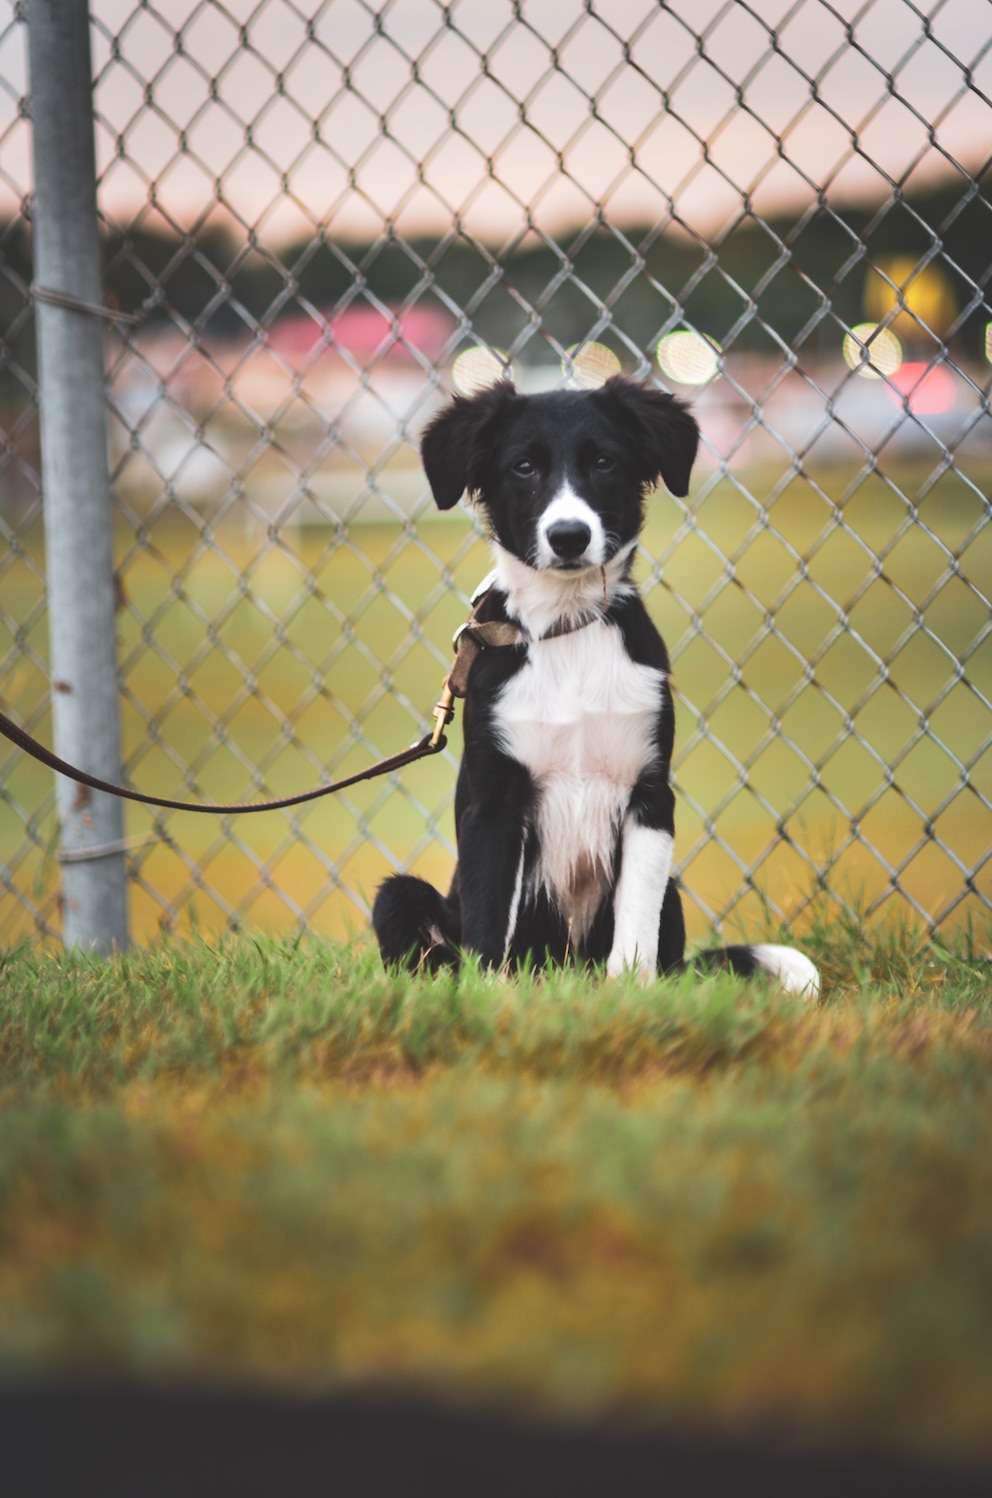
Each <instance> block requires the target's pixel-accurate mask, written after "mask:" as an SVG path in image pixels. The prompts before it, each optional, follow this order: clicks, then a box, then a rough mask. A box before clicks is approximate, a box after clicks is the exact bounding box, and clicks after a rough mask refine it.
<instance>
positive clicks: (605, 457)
mask: <svg viewBox="0 0 992 1498" xmlns="http://www.w3.org/2000/svg"><path fill="white" fill-rule="evenodd" d="M592 466H593V468H595V470H596V472H597V473H612V471H613V469H614V468H616V466H617V460H616V458H611V457H610V455H609V453H600V455H599V457H598V458H597V459H596V461H595V463H594V464H593V465H592Z"/></svg>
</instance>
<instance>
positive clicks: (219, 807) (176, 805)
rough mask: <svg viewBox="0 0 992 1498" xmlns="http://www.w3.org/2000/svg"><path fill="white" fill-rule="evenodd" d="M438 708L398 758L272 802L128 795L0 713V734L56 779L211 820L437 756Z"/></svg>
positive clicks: (447, 714) (310, 797)
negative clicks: (429, 728) (429, 725)
mask: <svg viewBox="0 0 992 1498" xmlns="http://www.w3.org/2000/svg"><path fill="white" fill-rule="evenodd" d="M442 700H443V694H442ZM440 708H441V703H440V702H439V703H438V706H437V707H436V708H435V709H434V718H435V723H434V731H433V732H432V733H429V734H428V735H427V737H426V738H423V739H421V740H420V741H419V743H416V744H412V745H411V746H410V748H409V749H403V750H401V751H400V753H399V754H392V755H390V756H389V758H388V759H382V760H379V761H378V762H377V763H376V764H374V765H371V766H370V767H369V768H368V769H366V770H359V771H358V772H357V774H355V775H346V776H345V777H344V779H343V780H335V781H331V782H329V783H328V784H326V785H318V786H316V787H314V789H313V790H310V791H300V792H298V793H297V794H296V795H295V796H280V797H279V798H278V799H277V800H275V801H234V802H229V803H217V802H209V801H173V800H171V799H170V798H169V797H168V796H146V795H145V794H144V792H142V791H131V790H128V789H127V787H126V786H123V785H114V784H113V782H112V781H109V780H101V779H100V778H99V776H97V775H89V774H87V772H86V771H85V770H78V769H77V768H76V766H75V765H70V764H68V763H67V762H66V761H65V760H64V759H59V757H58V755H57V754H53V753H52V751H51V750H50V749H46V748H45V746H44V744H39V743H38V740H37V739H33V738H32V737H31V735H30V734H29V733H26V732H25V730H24V729H23V728H19V727H18V725H17V724H16V723H14V722H13V721H12V719H10V718H8V717H7V715H6V714H5V713H2V712H0V734H3V736H4V738H7V739H10V741H11V743H12V744H16V745H17V747H18V748H19V749H23V750H24V752H25V754H30V755H31V757H32V758H33V759H36V760H39V761H40V763H41V764H43V765H47V766H48V768H49V769H50V770H56V771H58V773H59V774H60V775H65V776H67V777H68V779H69V780H75V781H77V782H78V784H79V785H87V786H89V787H90V788H91V789H92V790H94V791H106V793H107V795H108V796H120V797H122V798H123V799H124V800H126V801H140V802H141V803H142V805H144V806H163V807H165V808H166V809H167V810H169V811H201V812H212V813H213V814H214V815H215V816H229V815H234V814H235V813H241V812H249V811H278V810H280V808H282V807H286V806H300V805H302V803H303V802H304V801H316V799H317V798H318V796H329V795H331V794H332V792H334V791H343V790H345V789H346V788H347V787H348V786H349V785H357V784H358V782H359V781H360V780H373V779H375V778H376V776H378V775H388V774H389V773H390V772H391V771H393V770H402V769H403V767H404V766H405V765H412V764H413V763H414V762H415V761H416V760H418V759H426V758H427V756H428V755H429V754H439V753H440V752H441V750H442V749H443V748H444V746H445V744H446V743H447V740H446V739H445V737H444V734H443V732H442V729H443V727H444V725H445V723H446V722H449V721H450V719H451V717H452V716H453V712H452V710H451V708H450V704H449V705H446V706H445V708H444V710H443V714H442V713H441V712H440V711H439V710H440Z"/></svg>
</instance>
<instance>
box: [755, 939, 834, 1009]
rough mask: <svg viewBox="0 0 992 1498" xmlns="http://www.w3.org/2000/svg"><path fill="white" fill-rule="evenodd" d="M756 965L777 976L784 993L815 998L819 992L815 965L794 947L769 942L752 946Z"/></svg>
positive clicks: (818, 975) (818, 979)
mask: <svg viewBox="0 0 992 1498" xmlns="http://www.w3.org/2000/svg"><path fill="white" fill-rule="evenodd" d="M751 951H752V952H753V953H754V955H755V957H756V958H757V961H758V966H759V967H761V968H763V969H764V971H765V972H766V973H771V975H772V977H773V978H777V979H778V981H779V983H781V985H782V987H783V988H784V989H785V991H786V993H797V994H799V995H800V996H801V997H802V998H804V999H815V998H817V997H818V996H819V993H820V974H819V972H818V971H817V969H816V967H815V965H814V964H813V963H812V962H810V960H809V958H808V957H806V956H804V954H803V953H802V952H797V951H796V949H795V947H779V946H775V945H774V944H773V943H771V942H763V943H761V944H760V945H758V946H753V947H752V948H751Z"/></svg>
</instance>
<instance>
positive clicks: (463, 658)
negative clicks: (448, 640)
mask: <svg viewBox="0 0 992 1498" xmlns="http://www.w3.org/2000/svg"><path fill="white" fill-rule="evenodd" d="M486 592H488V589H484V588H480V589H479V590H478V591H477V592H476V594H475V596H474V597H473V600H472V602H473V604H475V608H474V610H473V613H472V616H471V618H470V619H469V620H468V621H467V622H466V623H465V624H463V625H462V626H461V628H460V629H459V630H458V631H457V633H456V635H455V638H454V642H453V643H454V647H455V660H454V664H453V665H452V668H451V670H450V671H449V673H448V675H447V676H446V677H445V678H444V682H443V683H442V686H441V696H440V697H439V699H438V701H437V702H436V703H435V705H434V711H433V717H434V728H433V730H432V731H431V732H430V733H429V734H427V736H426V737H425V738H422V739H420V740H419V742H418V743H416V744H411V746H410V748H409V749H401V750H400V752H399V753H398V754H391V755H390V756H389V757H388V758H387V759H381V760H378V761H377V762H376V763H375V764H374V765H370V766H369V767H368V769H365V770H359V771H357V772H356V774H354V775H346V776H345V777H344V779H343V780H334V781H330V782H328V783H327V784H325V785H318V786H315V787H314V789H313V790H309V791H300V792H298V793H297V794H296V795H294V796H280V797H278V798H277V799H276V800H273V801H234V802H227V803H224V802H220V803H219V802H209V801H174V800H171V799H170V798H169V797H168V796H148V795H145V793H144V792H143V791H132V790H128V789H127V787H126V786H123V785H114V783H113V782H112V781H109V780H101V779H100V778H99V776H97V775H90V774H88V773H87V772H86V771H85V770H79V769H77V768H76V766H75V765H70V764H69V763H68V762H67V761H66V760H64V759H60V758H59V757H58V755H57V754H53V753H52V751H51V749H46V748H45V746H44V744H40V743H39V742H38V740H37V739H34V738H32V737H31V735H30V734H29V733H27V732H26V730H25V729H23V728H20V727H19V726H18V725H17V724H16V723H15V722H14V721H13V719H12V718H8V717H7V715H6V714H5V713H3V712H0V734H2V735H3V737H4V738H6V739H9V740H10V742H11V743H12V744H16V745H17V747H18V748H19V749H23V750H24V752H25V754H30V755H31V757H32V758H33V759H36V760H38V761H39V762H40V763H41V764H43V765H47V767H48V768H49V769H50V770H55V771H56V772H57V773H58V774H59V775H65V776H66V777H67V778H68V779H69V780H74V781H76V782H77V783H78V784H79V785H85V786H89V787H90V789H91V790H94V791H104V792H106V794H107V795H108V796H120V797H122V798H123V799H124V800H126V801H139V802H140V803H141V804H142V805H143V806H161V807H164V808H165V809H166V810H167V811H197V812H209V813H211V814H212V815H214V816H234V815H241V814H243V813H247V812H253V811H280V810H282V809H283V808H285V807H287V806H301V805H302V804H303V803H304V802H305V801H316V800H317V798H318V797H319V796H330V795H333V794H334V792H335V791H343V790H346V789H347V788H348V786H351V785H357V784H358V783H359V782H360V781H362V780H375V779H376V778H377V777H378V776H380V775H389V774H391V773H392V772H393V771H394V770H402V769H403V768H404V767H405V766H406V765H412V764H415V763H416V761H417V760H418V759H426V758H427V757H428V756H429V755H431V754H439V753H440V752H441V750H442V749H443V748H444V747H445V745H446V744H447V740H446V738H445V737H444V729H445V725H446V724H448V723H450V722H451V720H452V718H453V717H454V715H455V709H454V699H455V698H456V697H464V696H465V690H466V686H467V683H468V673H469V670H470V668H471V665H472V662H473V661H474V660H475V657H476V656H477V655H478V653H479V651H480V650H485V649H489V648H494V647H495V648H499V647H501V646H509V645H524V644H526V643H527V641H528V639H529V637H528V635H527V634H526V633H525V632H524V631H523V630H521V629H519V628H518V627H517V626H516V625H515V624H509V623H496V622H492V623H488V624H484V623H479V622H478V620H477V615H478V613H479V608H480V605H481V601H482V599H483V598H484V597H485V595H486ZM592 618H593V616H592V615H590V617H589V618H588V619H582V620H580V621H576V622H574V623H569V624H560V625H557V626H555V627H554V628H552V629H551V630H549V631H548V633H547V635H546V636H544V637H543V638H546V639H550V638H553V637H555V636H557V635H561V634H570V633H571V632H572V631H573V630H575V629H582V628H584V626H585V625H586V624H588V623H591V622H592Z"/></svg>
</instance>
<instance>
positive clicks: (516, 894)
mask: <svg viewBox="0 0 992 1498" xmlns="http://www.w3.org/2000/svg"><path fill="white" fill-rule="evenodd" d="M526 848H527V844H526V840H525V842H524V846H523V847H522V848H521V849H520V861H519V863H518V864H517V877H516V880H515V881H514V885H513V898H512V899H511V901H510V919H509V920H508V921H507V923H506V940H505V941H504V943H503V961H504V962H505V961H506V959H507V957H508V956H509V953H510V943H511V942H512V940H513V937H514V934H515V933H516V929H517V916H518V915H519V914H520V896H521V893H522V892H523V887H524V853H525V852H526Z"/></svg>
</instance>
